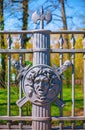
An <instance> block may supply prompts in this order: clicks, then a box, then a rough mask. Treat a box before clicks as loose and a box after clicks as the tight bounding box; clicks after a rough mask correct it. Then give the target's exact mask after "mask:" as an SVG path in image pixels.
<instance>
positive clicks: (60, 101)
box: [56, 98, 65, 108]
mask: <svg viewBox="0 0 85 130" xmlns="http://www.w3.org/2000/svg"><path fill="white" fill-rule="evenodd" d="M56 105H57V106H58V107H59V108H63V107H64V106H65V102H64V101H63V100H60V99H59V98H57V100H56Z"/></svg>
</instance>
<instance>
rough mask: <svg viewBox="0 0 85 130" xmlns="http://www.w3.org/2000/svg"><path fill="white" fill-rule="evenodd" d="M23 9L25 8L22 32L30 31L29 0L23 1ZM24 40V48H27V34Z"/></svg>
mask: <svg viewBox="0 0 85 130" xmlns="http://www.w3.org/2000/svg"><path fill="white" fill-rule="evenodd" d="M22 8H23V18H22V24H23V25H22V30H27V29H28V0H23V2H22ZM23 40H24V48H25V44H26V42H27V41H28V39H27V35H26V34H24V35H23Z"/></svg>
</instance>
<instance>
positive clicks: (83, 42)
mask: <svg viewBox="0 0 85 130" xmlns="http://www.w3.org/2000/svg"><path fill="white" fill-rule="evenodd" d="M82 44H83V49H85V34H84V38H83V40H82Z"/></svg>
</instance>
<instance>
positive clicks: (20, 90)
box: [19, 35, 23, 116]
mask: <svg viewBox="0 0 85 130" xmlns="http://www.w3.org/2000/svg"><path fill="white" fill-rule="evenodd" d="M19 42H20V49H22V48H23V37H22V35H20V40H19ZM22 58H23V56H22V54H20V56H19V59H20V60H19V61H20V64H21V65H22ZM19 86H20V87H19V98H20V99H21V98H22V82H21V81H20V82H19ZM19 116H22V108H19Z"/></svg>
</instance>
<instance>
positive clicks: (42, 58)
mask: <svg viewBox="0 0 85 130" xmlns="http://www.w3.org/2000/svg"><path fill="white" fill-rule="evenodd" d="M40 13H41V14H40V16H38V14H37V13H34V14H33V16H32V18H33V20H34V22H37V20H40V28H41V30H36V31H35V33H34V37H33V39H34V41H33V50H34V53H33V65H40V64H45V65H50V36H49V32H50V31H48V30H43V27H44V20H46V19H45V17H48V16H45V15H44V12H43V8H41V10H40ZM49 16H50V19H49V20H51V14H49ZM35 20H36V21H35ZM44 77H45V76H43V74H41V75H40V76H39V79H38V80H41V79H42V81H41V82H44V80H46V79H44ZM38 82H40V81H38ZM46 82H48V81H46ZM41 84H42V85H44V83H41ZM44 89H45V88H44ZM41 91H42V90H39V92H38V93H37V96H40V97H39V99H38V100H41V102H42V98H44V97H42V95H43V93H42V92H41ZM40 98H41V99H40ZM32 117H33V123H32V130H50V129H51V128H50V120H51V118H50V105H49V104H45V105H36V104H33V105H32Z"/></svg>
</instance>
